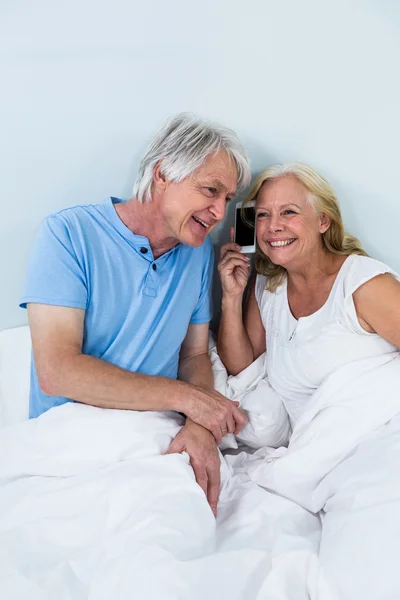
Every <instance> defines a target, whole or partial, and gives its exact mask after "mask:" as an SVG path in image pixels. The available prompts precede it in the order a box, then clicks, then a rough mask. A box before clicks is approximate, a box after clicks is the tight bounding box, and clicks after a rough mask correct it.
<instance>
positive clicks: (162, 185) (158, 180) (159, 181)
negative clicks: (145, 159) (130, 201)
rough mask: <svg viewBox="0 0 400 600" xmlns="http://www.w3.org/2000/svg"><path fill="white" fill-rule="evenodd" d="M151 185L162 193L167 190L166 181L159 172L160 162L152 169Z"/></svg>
mask: <svg viewBox="0 0 400 600" xmlns="http://www.w3.org/2000/svg"><path fill="white" fill-rule="evenodd" d="M153 185H154V186H155V187H157V188H158V189H159V190H162V191H165V190H166V189H167V186H168V180H167V178H166V177H165V175H164V174H163V173H162V171H161V161H159V162H158V163H157V164H156V166H155V168H154V171H153Z"/></svg>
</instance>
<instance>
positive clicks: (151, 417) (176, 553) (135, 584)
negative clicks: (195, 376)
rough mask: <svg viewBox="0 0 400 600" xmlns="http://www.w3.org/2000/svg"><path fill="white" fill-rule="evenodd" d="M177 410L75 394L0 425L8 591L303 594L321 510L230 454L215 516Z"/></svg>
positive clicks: (24, 595)
mask: <svg viewBox="0 0 400 600" xmlns="http://www.w3.org/2000/svg"><path fill="white" fill-rule="evenodd" d="M180 426H181V418H180V417H179V416H177V415H176V414H174V413H164V414H163V413H134V412H129V411H113V410H101V409H96V408H93V407H88V406H83V405H79V404H72V403H71V404H67V405H64V406H61V407H58V408H55V409H52V410H51V411H49V412H48V413H45V414H44V415H42V416H41V417H40V418H39V419H36V420H33V421H29V422H25V423H21V424H20V425H18V426H13V427H9V428H6V429H4V430H3V431H2V432H1V436H0V486H1V488H0V490H1V494H0V597H1V598H4V599H5V600H12V599H14V598H15V599H18V600H23V599H27V600H28V599H29V600H44V599H46V600H50V599H51V600H67V599H68V600H72V599H73V600H81V599H82V600H83V599H87V598H88V599H89V598H90V600H110V599H113V600H119V599H121V600H122V599H123V600H125V599H126V600H128V599H130V598H138V599H143V600H145V599H146V600H147V599H149V600H150V599H154V600H155V599H157V600H160V599H171V600H172V599H174V600H176V599H178V598H182V599H190V600H192V599H194V600H196V599H199V600H200V599H201V600H204V599H205V598H212V599H215V600H217V599H218V600H220V599H223V598H227V599H228V598H229V599H239V598H240V599H243V598H249V599H251V598H259V599H264V598H271V599H272V598H274V599H281V598H282V599H283V598H285V599H286V598H293V600H302V599H303V598H304V599H306V598H308V573H309V572H310V569H311V567H312V565H313V564H316V556H317V552H318V544H319V528H320V525H319V518H318V517H316V516H313V515H311V514H310V513H309V512H308V511H306V510H304V509H303V508H301V507H299V506H298V505H297V504H295V503H294V502H291V501H289V500H286V499H283V498H279V497H278V496H275V495H272V494H268V493H266V492H265V491H264V490H263V489H261V488H260V487H258V486H257V485H256V484H254V483H253V482H250V481H249V480H248V478H247V477H246V476H245V475H243V474H242V475H241V474H240V473H238V474H235V473H234V470H233V469H232V468H231V467H229V466H228V465H227V464H226V463H225V462H224V461H223V462H222V475H223V490H222V494H221V503H220V507H219V513H218V520H217V524H216V523H215V520H214V517H213V515H212V513H211V510H210V509H209V507H208V504H207V502H206V499H205V497H204V495H203V492H202V491H201V489H200V488H199V487H198V486H197V484H196V482H195V480H194V477H193V473H192V469H191V467H190V465H189V464H188V456H187V455H186V454H183V455H167V456H163V452H164V451H165V450H166V449H167V447H168V445H169V443H170V441H171V439H172V437H173V436H174V435H176V433H177V431H178V430H179V428H180Z"/></svg>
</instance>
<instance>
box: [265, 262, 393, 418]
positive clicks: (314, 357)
mask: <svg viewBox="0 0 400 600" xmlns="http://www.w3.org/2000/svg"><path fill="white" fill-rule="evenodd" d="M382 273H391V274H392V275H394V276H395V277H396V278H397V279H400V278H399V276H398V275H397V274H396V273H395V272H394V271H392V269H390V268H389V267H388V266H387V265H385V264H383V263H381V262H378V261H377V260H374V259H372V258H368V257H365V256H358V255H356V254H352V255H350V256H349V257H348V258H346V260H345V261H344V263H343V265H342V267H341V268H340V271H339V273H338V275H337V277H336V280H335V282H334V284H333V286H332V289H331V292H330V294H329V297H328V299H327V301H326V302H325V304H324V305H323V306H322V307H321V308H320V309H319V310H317V311H316V312H315V313H313V314H312V315H309V316H308V317H300V319H298V320H297V319H295V318H294V316H293V315H292V313H291V311H290V308H289V303H288V297H287V280H285V281H284V282H283V284H282V285H281V286H280V287H278V289H277V290H276V292H273V293H272V292H269V291H267V290H266V289H265V283H266V278H265V276H264V275H257V278H256V287H255V294H256V299H257V303H258V307H259V309H260V314H261V319H262V322H263V324H264V327H265V332H266V343H267V356H266V361H267V365H266V366H267V374H268V379H269V382H270V384H271V385H272V387H273V388H274V389H275V390H276V391H277V392H278V394H280V395H281V396H282V399H283V402H284V404H285V407H286V410H287V412H288V414H289V417H290V419H291V422H292V425H294V424H295V422H296V421H297V419H298V418H299V416H300V415H301V413H302V411H303V410H304V406H305V404H306V403H307V401H308V400H309V399H310V397H311V395H312V394H313V393H314V391H315V390H316V389H317V388H318V387H319V386H320V385H321V383H322V382H323V381H324V379H325V378H326V377H327V376H328V375H329V374H331V373H332V372H333V371H335V370H336V369H338V368H340V367H341V366H343V365H344V364H348V363H351V362H352V361H357V360H360V359H363V358H371V357H374V356H377V357H378V356H380V357H381V356H382V354H393V355H395V354H396V353H399V350H398V349H397V348H396V347H395V346H393V345H392V344H390V343H389V342H387V341H386V340H384V339H383V338H382V337H380V336H379V335H377V334H376V333H368V332H367V331H365V330H364V329H363V328H362V327H361V325H360V323H359V321H358V318H357V314H356V310H355V306H354V302H353V293H354V292H355V291H356V289H357V288H358V287H360V285H362V284H363V283H365V282H366V281H368V280H369V279H372V278H373V277H376V276H377V275H380V274H382Z"/></svg>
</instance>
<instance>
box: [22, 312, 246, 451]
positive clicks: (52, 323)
mask: <svg viewBox="0 0 400 600" xmlns="http://www.w3.org/2000/svg"><path fill="white" fill-rule="evenodd" d="M84 315H85V312H84V310H82V309H77V308H67V307H62V306H50V305H45V304H34V303H32V304H28V317H29V325H30V330H31V336H32V346H33V352H34V357H35V364H36V369H37V373H38V380H39V385H40V387H41V389H42V391H43V392H44V393H45V394H48V395H49V396H63V397H65V398H70V399H71V400H76V401H78V402H82V403H84V404H90V405H92V406H98V407H101V408H119V409H128V410H176V411H179V412H183V413H184V414H185V415H187V416H188V417H191V418H192V420H194V421H195V422H197V423H199V424H201V425H203V426H204V427H206V428H207V429H209V430H210V431H211V432H212V433H213V435H214V436H215V437H216V439H217V440H220V439H221V428H223V427H226V423H227V422H230V421H231V420H232V418H233V419H235V423H236V424H238V423H242V424H243V417H242V413H241V412H240V411H239V410H238V408H237V405H236V404H235V403H232V402H230V401H229V400H227V399H226V398H224V397H223V396H222V395H221V394H218V393H217V392H214V391H212V390H209V391H205V390H203V389H202V388H200V387H197V386H193V385H189V384H188V383H186V382H184V381H176V380H172V379H169V378H166V377H155V376H150V375H143V374H141V373H131V372H130V371H126V370H124V369H121V368H119V367H117V366H115V365H112V364H110V363H108V362H106V361H104V360H101V359H99V358H95V357H93V356H88V355H85V354H82V340H83V325H84Z"/></svg>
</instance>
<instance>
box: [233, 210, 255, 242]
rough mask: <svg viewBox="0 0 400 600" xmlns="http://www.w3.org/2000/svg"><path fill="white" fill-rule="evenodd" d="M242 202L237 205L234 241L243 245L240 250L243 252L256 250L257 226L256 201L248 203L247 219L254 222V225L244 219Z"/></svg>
mask: <svg viewBox="0 0 400 600" xmlns="http://www.w3.org/2000/svg"><path fill="white" fill-rule="evenodd" d="M242 204H243V202H237V204H236V206H235V238H234V241H235V243H236V244H239V246H242V249H241V251H240V252H242V253H243V254H247V253H251V252H255V251H256V228H255V216H256V215H255V206H256V203H255V202H249V203H248V204H246V208H245V212H246V220H247V221H249V222H250V223H253V227H251V225H249V224H248V223H246V221H244V220H243V219H242Z"/></svg>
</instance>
